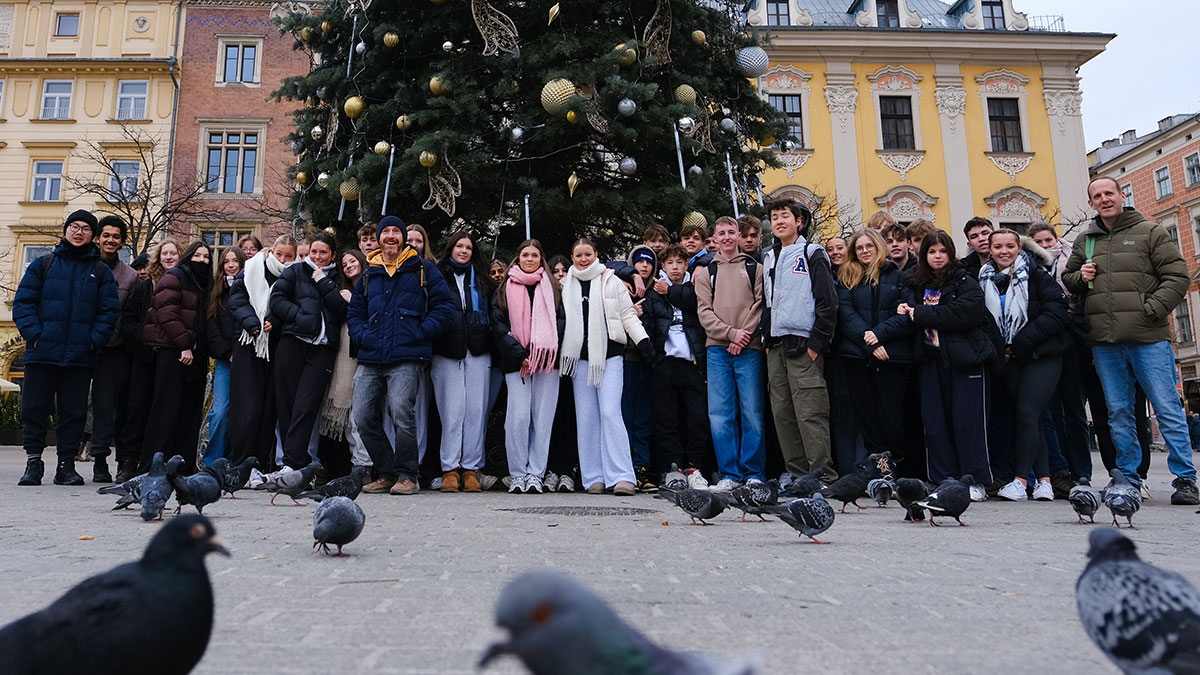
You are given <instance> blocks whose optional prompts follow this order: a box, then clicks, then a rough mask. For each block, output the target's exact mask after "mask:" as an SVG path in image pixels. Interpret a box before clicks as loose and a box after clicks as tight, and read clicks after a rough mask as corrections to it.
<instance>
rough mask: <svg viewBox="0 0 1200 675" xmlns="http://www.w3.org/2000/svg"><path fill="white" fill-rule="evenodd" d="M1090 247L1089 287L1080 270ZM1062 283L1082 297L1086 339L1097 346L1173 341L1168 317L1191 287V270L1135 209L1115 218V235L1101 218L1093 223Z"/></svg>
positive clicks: (1075, 249) (1157, 228) (1164, 236)
mask: <svg viewBox="0 0 1200 675" xmlns="http://www.w3.org/2000/svg"><path fill="white" fill-rule="evenodd" d="M1089 241H1090V242H1092V243H1091V244H1089V243H1088V242H1089ZM1089 246H1091V247H1092V248H1093V250H1092V252H1091V253H1092V255H1091V256H1090V259H1091V261H1092V262H1094V263H1096V278H1095V279H1094V280H1093V281H1092V283H1091V284H1090V285H1089V283H1088V282H1086V281H1084V280H1083V273H1082V272H1080V270H1079V268H1080V267H1082V266H1083V264H1084V263H1086V262H1088V260H1089V256H1088V247H1089ZM1062 280H1063V283H1064V284H1066V286H1067V290H1069V291H1070V292H1071V293H1073V294H1075V295H1076V296H1077V297H1078V298H1079V304H1080V306H1081V307H1082V312H1083V316H1084V319H1085V320H1086V321H1087V324H1088V335H1089V337H1090V338H1091V341H1092V342H1093V343H1097V344H1115V343H1132V344H1149V343H1153V342H1160V341H1162V340H1169V339H1171V329H1170V327H1169V325H1168V318H1169V316H1170V314H1171V312H1172V311H1174V310H1175V308H1176V307H1177V306H1179V303H1180V302H1183V296H1184V294H1185V293H1187V289H1188V284H1189V279H1188V272H1187V265H1186V264H1185V263H1184V262H1183V257H1182V256H1181V255H1180V253H1179V247H1178V246H1177V245H1176V244H1175V242H1174V241H1172V240H1171V237H1170V235H1168V234H1167V231H1166V230H1165V229H1163V227H1162V226H1161V225H1159V224H1158V223H1154V222H1151V221H1149V220H1146V218H1145V216H1143V215H1142V214H1141V213H1138V212H1137V211H1135V210H1133V209H1131V208H1126V209H1125V211H1124V212H1122V213H1120V214H1119V215H1118V216H1117V219H1116V222H1114V223H1113V227H1112V229H1111V230H1109V229H1107V228H1105V227H1104V223H1103V222H1102V221H1101V220H1100V216H1096V217H1095V218H1093V219H1092V224H1091V225H1090V226H1089V227H1088V229H1087V232H1085V233H1084V234H1083V235H1081V236H1079V237H1077V238H1076V239H1075V245H1074V247H1073V248H1072V251H1071V257H1070V259H1069V260H1068V261H1067V268H1066V270H1064V271H1063V275H1062Z"/></svg>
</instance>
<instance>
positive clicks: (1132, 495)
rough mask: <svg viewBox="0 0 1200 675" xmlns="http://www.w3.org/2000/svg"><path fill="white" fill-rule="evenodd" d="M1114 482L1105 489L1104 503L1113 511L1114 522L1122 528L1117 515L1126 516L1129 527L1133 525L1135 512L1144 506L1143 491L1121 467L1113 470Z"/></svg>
mask: <svg viewBox="0 0 1200 675" xmlns="http://www.w3.org/2000/svg"><path fill="white" fill-rule="evenodd" d="M1111 475H1112V483H1111V484H1110V485H1109V486H1108V487H1107V488H1105V489H1104V492H1103V498H1104V505H1105V506H1107V507H1108V510H1109V511H1112V514H1113V522H1112V524H1113V525H1114V526H1115V527H1117V528H1118V529H1120V527H1121V526H1120V525H1119V524H1118V523H1117V516H1121V517H1123V518H1125V520H1126V521H1127V522H1128V523H1129V527H1133V514H1135V513H1137V512H1138V509H1140V508H1142V492H1141V490H1139V489H1138V486H1136V485H1134V484H1133V483H1130V482H1129V479H1128V478H1126V477H1125V474H1123V473H1121V470H1120V469H1113V470H1112V474H1111Z"/></svg>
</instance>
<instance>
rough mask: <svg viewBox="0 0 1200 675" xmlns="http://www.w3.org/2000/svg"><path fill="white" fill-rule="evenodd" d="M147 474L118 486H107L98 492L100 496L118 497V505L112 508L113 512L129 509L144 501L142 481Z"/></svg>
mask: <svg viewBox="0 0 1200 675" xmlns="http://www.w3.org/2000/svg"><path fill="white" fill-rule="evenodd" d="M145 478H146V474H144V473H143V474H139V475H137V476H134V477H133V478H130V479H129V480H127V481H125V482H124V483H117V484H116V485H106V486H104V487H102V488H99V489H97V490H96V494H98V495H117V504H116V506H114V507H112V510H113V511H120V510H121V509H127V508H129V507H130V506H133V505H134V504H138V503H140V502H141V501H142V481H143V480H145Z"/></svg>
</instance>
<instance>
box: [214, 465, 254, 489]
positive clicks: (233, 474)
mask: <svg viewBox="0 0 1200 675" xmlns="http://www.w3.org/2000/svg"><path fill="white" fill-rule="evenodd" d="M222 463H223V464H224V466H225V480H224V481H223V482H224V483H225V486H224V489H225V493H226V494H228V495H229V498H230V499H241V497H238V496H237V495H235V494H233V493H235V492H237V491H238V490H241V489H242V488H244V487H246V483H247V482H249V480H250V472H251V471H253V470H254V467H256V466H258V458H257V457H247V458H246V459H245V460H243V461H242V463H241V464H238V465H237V466H234V465H233V463H232V462H230V461H229V460H228V459H225V458H224V457H222V458H220V459H218V460H217V461H215V462H213V465H214V466H215V465H217V464H222Z"/></svg>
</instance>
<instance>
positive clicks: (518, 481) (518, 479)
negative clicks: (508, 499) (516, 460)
mask: <svg viewBox="0 0 1200 675" xmlns="http://www.w3.org/2000/svg"><path fill="white" fill-rule="evenodd" d="M508 478H509V481H508V494H510V495H519V494H524V493H525V476H509V477H508Z"/></svg>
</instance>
